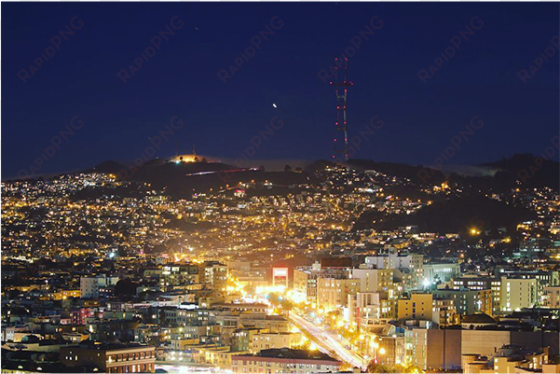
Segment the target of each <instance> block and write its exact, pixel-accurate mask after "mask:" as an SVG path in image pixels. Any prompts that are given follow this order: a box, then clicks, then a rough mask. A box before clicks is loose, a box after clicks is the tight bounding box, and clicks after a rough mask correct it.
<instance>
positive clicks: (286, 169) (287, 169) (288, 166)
mask: <svg viewBox="0 0 560 374" xmlns="http://www.w3.org/2000/svg"><path fill="white" fill-rule="evenodd" d="M284 171H285V172H290V171H292V167H291V166H290V165H286V166H284Z"/></svg>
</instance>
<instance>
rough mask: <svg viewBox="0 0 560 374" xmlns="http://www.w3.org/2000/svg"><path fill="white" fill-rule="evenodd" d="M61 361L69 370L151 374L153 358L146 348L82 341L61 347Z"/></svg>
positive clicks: (147, 346) (147, 347)
mask: <svg viewBox="0 0 560 374" xmlns="http://www.w3.org/2000/svg"><path fill="white" fill-rule="evenodd" d="M60 361H61V363H62V364H63V365H65V366H67V367H70V368H84V367H91V368H92V370H94V371H95V368H97V371H99V372H106V373H153V372H155V367H154V365H155V361H156V356H155V347H153V346H149V345H140V344H120V343H93V342H91V343H89V342H88V343H86V342H84V343H81V344H79V345H74V346H68V347H62V348H60Z"/></svg>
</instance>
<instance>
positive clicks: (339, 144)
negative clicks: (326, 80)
mask: <svg viewBox="0 0 560 374" xmlns="http://www.w3.org/2000/svg"><path fill="white" fill-rule="evenodd" d="M339 60H340V59H339V58H335V59H334V63H335V65H336V66H335V67H334V81H333V82H331V85H332V86H334V93H335V95H336V122H335V123H334V128H335V130H334V151H333V155H332V158H333V159H336V156H337V154H342V155H344V160H345V161H348V120H347V118H346V102H347V99H348V87H350V86H352V85H353V84H354V83H352V82H350V81H349V80H348V58H346V57H344V72H341V70H342V69H339V67H341V68H342V64H341V63H340V61H339Z"/></svg>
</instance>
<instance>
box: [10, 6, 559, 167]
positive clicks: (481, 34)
mask: <svg viewBox="0 0 560 374" xmlns="http://www.w3.org/2000/svg"><path fill="white" fill-rule="evenodd" d="M2 13H3V20H2V21H3V22H2V34H3V40H2V55H3V60H2V93H3V97H2V161H3V162H2V167H3V168H2V177H3V178H6V177H11V176H15V175H16V174H17V173H18V171H19V170H21V169H23V168H26V169H27V170H29V166H30V165H32V164H33V163H34V160H35V159H36V158H38V157H41V153H43V152H44V151H45V149H46V148H47V147H49V146H50V145H51V139H52V137H53V136H56V135H57V134H58V133H59V131H60V130H63V129H64V127H65V126H67V125H69V124H70V119H71V118H72V117H75V116H78V117H79V120H82V121H83V126H82V127H81V128H80V129H79V130H76V131H75V134H74V135H72V136H70V137H69V138H68V141H63V142H62V143H61V144H60V146H59V147H60V149H58V150H57V151H56V153H55V154H54V155H53V156H48V157H47V158H48V160H47V161H44V162H43V164H42V165H41V167H40V168H39V171H38V173H50V172H58V171H66V170H75V169H79V168H85V167H89V166H93V165H95V164H97V163H99V162H101V161H104V160H108V159H115V160H133V159H135V158H137V157H138V156H139V155H140V154H141V153H142V152H143V151H144V150H145V149H146V147H147V146H149V145H150V143H149V140H148V137H153V136H155V135H157V133H158V132H159V131H160V130H163V129H164V128H165V126H166V125H168V124H169V123H170V120H171V118H172V117H173V116H179V118H180V119H181V120H183V121H184V126H183V127H182V128H181V129H180V130H177V131H176V137H177V141H178V144H179V149H180V151H183V152H185V153H186V152H190V150H191V149H192V143H193V142H195V143H196V144H197V150H198V151H199V153H202V154H207V155H212V156H217V157H227V158H232V159H234V158H238V157H239V156H240V155H241V154H242V153H243V151H244V150H245V149H246V148H247V147H248V146H250V139H251V138H252V137H254V136H255V135H257V134H258V132H259V131H261V130H263V129H264V128H265V126H266V125H267V124H269V123H270V120H271V118H272V117H273V116H278V117H279V119H281V120H282V121H283V122H284V125H283V126H282V128H281V129H279V130H277V132H276V134H275V135H274V136H273V137H271V138H270V140H269V141H268V142H266V143H265V144H263V146H262V147H261V149H259V150H258V151H257V153H256V154H255V156H254V158H255V159H288V158H289V159H319V158H329V157H330V155H331V151H332V138H333V122H334V119H335V101H334V93H333V90H332V88H331V87H330V86H329V85H328V84H325V83H323V82H322V81H321V80H320V79H319V77H318V76H317V73H318V71H319V70H321V69H325V68H327V67H328V66H329V65H330V64H332V59H333V58H334V57H335V56H336V55H339V54H340V53H342V51H344V50H345V49H346V48H347V47H349V46H351V45H352V44H351V43H350V40H351V39H352V37H354V36H356V35H359V32H360V31H365V30H366V28H365V26H366V25H368V24H370V20H371V19H372V17H374V16H378V19H379V20H382V21H383V27H381V28H380V29H379V30H375V35H374V36H369V38H370V40H369V41H365V40H363V39H362V40H363V41H362V44H361V48H360V50H359V51H357V52H356V54H355V55H354V56H353V57H351V58H350V61H349V64H350V77H351V79H352V80H353V81H354V86H353V87H352V88H351V90H350V93H349V104H348V108H349V109H348V115H349V126H350V136H351V137H352V136H353V135H356V133H357V131H358V130H363V129H364V126H366V125H367V124H368V123H369V122H370V119H371V118H372V117H373V116H376V115H377V116H379V118H381V119H382V120H383V121H384V126H383V128H382V129H381V130H379V131H377V133H376V135H375V136H374V137H372V138H371V137H370V139H369V141H362V145H361V147H360V149H359V150H357V152H356V154H355V157H359V158H372V159H375V160H379V161H397V162H408V163H414V164H416V163H424V164H431V163H433V160H434V159H435V158H436V157H438V156H439V155H440V154H441V153H442V152H443V150H444V149H445V148H446V147H448V146H449V145H450V139H451V138H452V137H454V136H455V135H457V134H458V133H459V131H462V130H465V126H466V125H468V124H469V123H470V121H471V118H472V117H473V116H478V117H479V118H480V119H482V120H483V121H484V126H483V127H482V128H481V129H479V130H476V131H475V135H473V136H471V138H470V139H469V141H468V142H464V143H463V144H461V149H459V150H457V152H456V154H455V155H454V157H453V159H452V160H450V161H449V162H450V163H453V164H472V163H479V162H484V161H489V160H495V159H500V158H501V157H504V156H510V155H512V154H513V153H516V152H533V153H540V152H542V151H543V150H544V149H545V148H546V147H547V146H549V145H550V139H551V138H552V137H553V136H554V135H558V125H559V99H560V98H559V69H558V67H559V57H558V54H559V52H558V49H557V48H556V47H554V45H553V43H552V42H551V39H552V38H553V37H554V36H558V35H559V15H560V13H559V5H558V4H553V3H505V4H504V3H467V4H461V3H427V4H416V3H306V4H302V3H283V4H272V3H250V4H249V3H241V4H240V3H149V4H147V3H2ZM75 16H77V17H78V18H75V20H74V23H75V24H76V25H77V26H78V27H79V24H78V23H79V22H80V21H83V26H82V27H81V28H79V29H72V24H71V19H72V18H73V17H75ZM274 16H277V17H278V19H280V20H281V21H282V22H283V26H282V27H281V28H280V29H277V30H274V31H275V35H273V36H269V41H263V42H262V44H261V45H260V49H259V50H257V51H256V53H255V55H254V56H253V57H251V58H249V59H248V61H243V65H242V67H241V68H240V69H239V70H238V71H237V72H235V75H234V76H233V77H231V78H230V79H228V80H227V82H226V83H224V82H223V81H222V80H220V79H219V78H218V76H217V73H218V71H219V70H221V69H228V67H229V66H230V65H234V60H235V59H236V58H238V57H240V56H241V53H243V51H244V50H245V49H246V48H247V47H249V46H251V38H253V37H254V36H257V35H258V34H259V31H264V30H266V26H267V25H270V22H271V19H272V18H273V17H274ZM474 16H478V20H479V21H482V22H483V23H484V24H483V26H482V27H481V28H479V29H477V30H474V35H468V36H467V37H468V38H469V41H468V42H467V41H465V40H463V41H462V43H461V45H460V49H459V50H457V51H456V52H455V55H454V56H453V57H451V58H449V61H443V64H441V68H440V69H439V71H437V72H435V74H434V75H433V77H432V78H430V79H427V82H426V83H424V82H423V81H422V80H421V79H420V78H419V77H418V75H417V74H418V72H419V70H420V69H429V66H430V65H433V66H435V64H434V60H435V59H436V58H437V57H438V56H440V55H441V54H442V53H444V51H445V50H446V48H448V47H450V46H452V45H453V44H452V43H451V42H450V40H451V39H452V38H453V37H454V36H457V35H459V32H460V31H466V27H465V25H469V23H470V21H471V19H472V18H473V17H474ZM173 17H178V18H176V20H177V22H178V20H182V21H183V23H184V25H183V27H181V28H180V29H176V30H174V31H175V35H171V36H169V37H168V38H169V40H168V41H165V40H163V41H162V42H161V45H160V49H158V50H156V53H155V55H154V56H153V57H152V58H150V59H149V60H148V61H145V62H143V64H142V67H141V68H140V69H139V70H138V71H136V72H135V74H134V76H133V77H132V78H131V79H129V80H128V81H127V83H123V81H122V80H121V79H120V78H119V77H118V76H117V73H118V72H119V71H120V70H121V69H126V68H127V67H128V66H129V65H132V64H134V60H135V59H137V58H138V57H140V55H141V54H142V53H144V51H145V49H146V48H147V47H149V46H150V45H151V43H150V39H152V38H153V37H154V36H157V35H158V33H159V32H160V31H162V30H165V27H166V25H170V21H171V19H172V18H173ZM479 21H476V22H479ZM66 25H68V26H69V29H70V30H74V35H69V36H68V41H66V40H64V39H62V40H61V42H60V45H59V47H60V49H57V50H56V51H55V54H54V56H52V58H50V59H49V61H44V62H43V63H42V66H41V68H40V69H38V70H37V71H35V72H34V75H33V76H32V77H31V78H30V79H27V82H26V83H24V82H23V81H22V79H20V77H18V72H20V71H21V70H22V69H25V70H27V71H28V72H30V70H31V68H30V67H29V65H32V64H33V61H34V60H36V59H37V58H39V57H41V54H45V49H46V48H47V47H49V46H51V47H52V46H53V44H52V43H51V39H53V37H55V36H57V35H59V31H61V30H65V27H66ZM172 30H173V29H172ZM55 42H57V41H56V40H55ZM548 47H552V48H553V50H554V55H553V56H552V57H547V58H548V59H549V61H546V60H543V63H542V64H541V65H542V66H541V68H540V69H539V70H538V71H536V72H534V76H533V77H532V78H530V79H528V80H527V82H526V83H525V82H523V81H522V80H521V79H520V78H519V77H518V76H517V74H518V72H519V71H520V70H521V69H527V70H529V66H530V65H535V63H534V61H535V59H537V58H538V57H539V56H540V55H541V54H544V55H545V56H546V54H545V50H546V49H547V48H548ZM548 51H549V53H550V49H549V50H548ZM129 71H130V70H129ZM273 103H277V105H278V108H277V109H274V108H273V107H272V104H273ZM174 152H175V140H170V141H168V142H164V143H163V144H162V147H161V148H160V150H159V151H158V153H157V156H160V157H166V156H170V155H173V154H174Z"/></svg>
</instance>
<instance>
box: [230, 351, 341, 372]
mask: <svg viewBox="0 0 560 374" xmlns="http://www.w3.org/2000/svg"><path fill="white" fill-rule="evenodd" d="M341 364H342V363H341V362H340V361H338V360H335V359H334V358H332V357H330V356H329V355H327V354H324V353H321V352H319V351H306V350H297V349H289V348H281V349H266V350H263V351H260V352H259V353H258V354H255V355H235V356H233V357H232V371H233V372H234V373H265V372H266V373H294V372H295V373H317V372H336V371H338V368H339V367H340V365H341Z"/></svg>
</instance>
